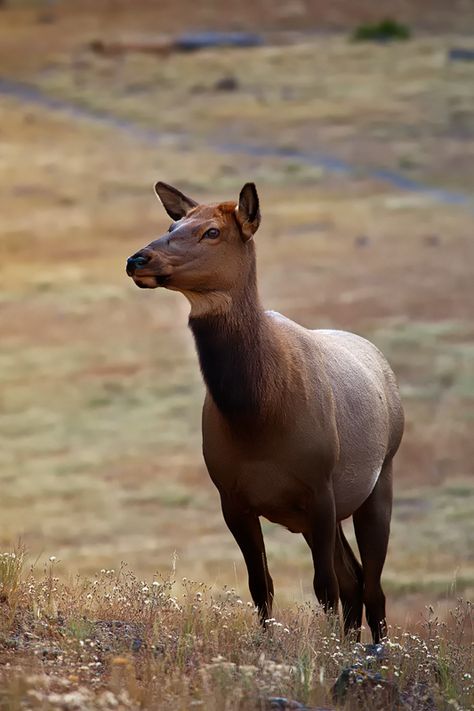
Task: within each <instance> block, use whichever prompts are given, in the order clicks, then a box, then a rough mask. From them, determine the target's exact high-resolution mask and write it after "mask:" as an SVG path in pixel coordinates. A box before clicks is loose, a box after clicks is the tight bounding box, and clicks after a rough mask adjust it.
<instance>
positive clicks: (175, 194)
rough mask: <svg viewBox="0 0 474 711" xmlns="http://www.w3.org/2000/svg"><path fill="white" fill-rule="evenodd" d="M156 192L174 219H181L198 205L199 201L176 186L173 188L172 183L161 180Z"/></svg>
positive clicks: (157, 184) (156, 186)
mask: <svg viewBox="0 0 474 711" xmlns="http://www.w3.org/2000/svg"><path fill="white" fill-rule="evenodd" d="M155 193H156V194H157V195H158V197H159V199H160V200H161V204H162V205H163V207H164V208H165V210H166V212H167V213H168V215H169V216H170V217H171V219H172V220H180V219H181V218H182V217H184V216H185V215H187V214H188V212H189V211H190V210H192V209H193V207H196V205H197V202H195V201H194V200H191V198H189V197H187V196H186V195H184V194H183V193H182V192H180V191H179V190H177V189H176V188H173V186H172V185H168V184H167V183H162V182H161V181H160V182H158V183H156V185H155Z"/></svg>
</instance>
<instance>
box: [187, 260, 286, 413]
mask: <svg viewBox="0 0 474 711" xmlns="http://www.w3.org/2000/svg"><path fill="white" fill-rule="evenodd" d="M189 325H190V327H191V330H192V332H193V335H194V339H195V341H196V347H197V351H198V355H199V362H200V365H201V371H202V374H203V377H204V380H205V383H206V385H207V388H208V390H209V392H210V394H211V396H212V398H213V400H214V402H215V404H216V405H217V407H218V408H219V410H220V411H221V412H222V414H223V415H225V416H226V417H228V418H229V419H239V418H241V417H249V416H254V417H256V418H257V419H264V418H266V416H267V415H268V414H269V412H270V411H271V409H272V405H274V402H272V401H273V400H274V395H275V393H276V392H277V389H276V387H275V380H276V379H277V378H275V370H277V366H276V363H275V361H276V346H275V344H274V343H273V340H272V338H271V332H270V328H269V325H268V323H267V321H266V319H265V316H264V312H263V309H262V307H261V305H260V301H259V298H258V291H257V283H256V270H255V263H253V264H252V265H251V267H250V270H249V275H248V278H247V280H246V283H245V285H244V286H243V288H242V289H241V290H239V291H238V292H237V293H235V294H233V297H232V304H231V306H230V308H229V309H228V310H227V311H225V312H223V313H219V314H209V315H203V316H198V317H190V319H189Z"/></svg>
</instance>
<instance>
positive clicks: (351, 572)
mask: <svg viewBox="0 0 474 711" xmlns="http://www.w3.org/2000/svg"><path fill="white" fill-rule="evenodd" d="M334 565H335V568H336V575H337V581H338V583H339V593H340V596H341V602H342V613H343V617H344V632H345V634H346V635H347V634H349V633H350V632H351V631H355V633H356V641H360V627H361V625H362V609H363V573H362V566H361V564H360V563H359V561H358V560H357V558H356V557H355V555H354V552H353V550H352V548H351V547H350V545H349V543H348V541H347V539H346V537H345V535H344V532H343V530H342V526H341V524H340V523H339V524H338V525H337V531H336V548H335V552H334Z"/></svg>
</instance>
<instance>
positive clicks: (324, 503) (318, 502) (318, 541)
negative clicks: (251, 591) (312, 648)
mask: <svg viewBox="0 0 474 711" xmlns="http://www.w3.org/2000/svg"><path fill="white" fill-rule="evenodd" d="M309 514H310V530H309V532H308V533H306V534H305V538H306V540H307V542H308V544H309V546H310V548H311V552H312V554H313V564H314V581H313V583H314V592H315V594H316V597H317V598H318V601H319V603H320V604H321V605H322V606H323V608H324V611H325V612H334V613H337V606H338V602H339V584H338V581H337V576H336V570H335V566H334V553H335V543H336V507H335V503H334V495H333V493H332V491H331V490H330V489H326V490H324V491H322V492H319V493H318V495H317V498H316V499H315V500H314V502H313V504H312V506H311V508H310V510H309Z"/></svg>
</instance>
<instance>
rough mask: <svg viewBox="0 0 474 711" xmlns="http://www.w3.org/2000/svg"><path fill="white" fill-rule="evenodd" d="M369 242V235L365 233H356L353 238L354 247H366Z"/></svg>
mask: <svg viewBox="0 0 474 711" xmlns="http://www.w3.org/2000/svg"><path fill="white" fill-rule="evenodd" d="M369 244H370V237H367V235H358V236H357V237H355V239H354V247H359V248H361V247H368V246H369Z"/></svg>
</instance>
